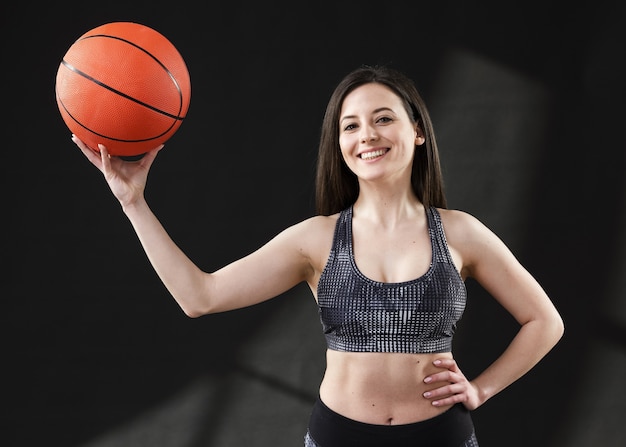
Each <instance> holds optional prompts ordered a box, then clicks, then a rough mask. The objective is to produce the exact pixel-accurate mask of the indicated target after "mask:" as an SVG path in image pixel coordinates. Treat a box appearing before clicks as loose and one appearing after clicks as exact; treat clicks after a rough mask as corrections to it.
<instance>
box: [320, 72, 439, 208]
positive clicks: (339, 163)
mask: <svg viewBox="0 0 626 447" xmlns="http://www.w3.org/2000/svg"><path fill="white" fill-rule="evenodd" d="M368 83H379V84H382V85H385V86H387V87H388V88H390V89H391V90H392V91H393V92H394V93H395V94H396V95H398V97H400V99H402V102H403V103H404V107H405V108H406V111H407V113H408V115H409V118H410V119H411V120H412V121H413V123H417V125H418V126H419V127H420V129H422V132H423V133H424V138H425V142H424V144H422V145H421V146H417V147H416V148H418V149H417V150H416V151H415V157H414V159H413V169H412V174H411V185H412V187H413V191H414V192H415V195H416V196H417V198H418V199H419V200H420V201H421V202H422V203H423V204H424V206H426V207H428V206H436V207H439V208H446V207H447V203H446V197H445V193H444V188H443V177H442V174H441V165H440V161H439V152H438V150H437V142H436V140H435V133H434V131H433V126H432V122H431V120H430V115H429V114H428V110H427V109H426V104H425V103H424V101H423V99H422V97H421V95H420V94H419V92H418V91H417V88H416V87H415V84H414V82H413V81H412V80H411V79H409V78H408V77H407V76H406V75H405V74H403V73H401V72H399V71H397V70H395V69H392V68H390V67H387V66H374V67H371V66H362V67H360V68H357V69H356V70H354V71H352V72H350V73H349V74H348V75H346V76H345V77H344V78H343V80H342V81H341V82H340V83H339V84H338V85H337V87H336V88H335V91H334V92H333V94H332V95H331V97H330V100H329V101H328V105H327V106H326V113H325V114H324V120H323V122H322V130H321V136H320V143H319V150H318V158H317V173H316V179H315V182H316V183H315V203H316V210H317V213H318V214H321V215H325V216H328V215H330V214H334V213H337V212H339V211H341V210H343V209H344V208H347V207H348V206H349V205H351V204H353V203H354V202H355V201H356V199H357V196H358V194H359V182H358V180H357V177H356V175H354V173H353V172H352V171H350V169H349V168H348V166H347V165H346V164H345V162H344V160H343V157H342V156H341V149H340V147H339V114H340V113H341V107H342V105H343V101H344V99H345V97H346V96H347V95H348V94H349V93H350V92H352V91H353V90H354V89H356V88H357V87H359V86H361V85H363V84H368Z"/></svg>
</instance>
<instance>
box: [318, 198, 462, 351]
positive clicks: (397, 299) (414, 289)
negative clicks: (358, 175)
mask: <svg viewBox="0 0 626 447" xmlns="http://www.w3.org/2000/svg"><path fill="white" fill-rule="evenodd" d="M426 211H427V213H426V214H427V217H428V232H429V235H430V240H431V245H432V260H431V264H430V267H429V269H428V271H427V272H426V273H425V274H424V275H422V276H421V277H419V278H417V279H414V280H410V281H405V282H400V283H383V282H378V281H373V280H371V279H369V278H367V277H366V276H365V275H363V274H362V273H361V272H360V271H359V269H358V267H357V265H356V262H355V260H354V251H353V246H352V207H349V208H347V209H345V210H344V211H342V212H341V213H340V215H339V218H338V219H337V224H336V227H335V234H334V238H333V244H332V248H331V251H330V256H329V258H328V262H327V264H326V266H325V268H324V271H323V272H322V274H321V276H320V280H319V283H318V287H317V300H318V307H319V315H320V321H321V324H322V328H323V330H324V335H325V337H326V343H327V345H328V348H329V349H332V350H336V351H350V352H400V353H434V352H449V351H451V350H452V337H453V336H454V332H455V330H456V325H457V322H458V321H459V319H460V318H461V316H462V315H463V311H464V310H465V304H466V299H467V292H466V289H465V283H464V282H463V279H462V278H461V276H460V275H459V273H458V271H457V269H456V267H455V265H454V263H453V262H452V257H451V256H450V251H449V249H448V244H447V242H446V237H445V234H444V231H443V225H442V223H441V217H440V215H439V212H438V211H437V209H436V208H434V207H431V208H427V209H426Z"/></svg>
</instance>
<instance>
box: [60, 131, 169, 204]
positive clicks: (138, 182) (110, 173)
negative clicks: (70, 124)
mask: <svg viewBox="0 0 626 447" xmlns="http://www.w3.org/2000/svg"><path fill="white" fill-rule="evenodd" d="M72 141H73V142H74V143H75V144H76V145H77V146H78V147H79V149H80V150H81V151H82V153H83V154H85V157H87V159H89V161H90V162H91V163H92V164H93V165H94V166H95V167H96V168H98V169H99V170H100V172H102V174H103V175H104V179H105V180H106V182H107V183H108V185H109V188H111V191H112V192H113V195H114V196H115V197H116V198H117V200H119V201H120V204H121V205H122V207H127V206H129V205H132V204H134V203H135V202H136V201H138V200H142V199H143V197H144V195H143V194H144V190H145V187H146V181H147V178H148V171H149V170H150V167H151V166H152V162H153V161H154V159H155V158H156V156H157V154H158V152H159V151H160V150H161V149H162V148H163V145H162V144H161V145H160V146H157V147H156V148H154V149H152V150H151V151H149V152H146V154H145V155H144V156H143V157H142V158H141V159H139V160H136V161H125V160H123V159H121V158H120V157H115V156H111V155H109V152H108V151H107V148H106V147H105V146H103V145H102V144H99V145H98V149H99V150H100V152H98V151H95V150H93V149H91V148H90V147H88V146H87V145H86V144H85V143H83V142H82V141H81V140H80V139H79V138H78V137H77V136H76V135H72Z"/></svg>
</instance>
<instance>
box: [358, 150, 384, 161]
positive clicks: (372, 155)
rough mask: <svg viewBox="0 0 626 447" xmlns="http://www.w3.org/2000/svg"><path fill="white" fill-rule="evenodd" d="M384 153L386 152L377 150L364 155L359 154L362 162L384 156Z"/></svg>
mask: <svg viewBox="0 0 626 447" xmlns="http://www.w3.org/2000/svg"><path fill="white" fill-rule="evenodd" d="M385 152H387V151H386V150H385V149H379V150H377V151H372V152H365V153H363V154H361V158H362V159H363V160H371V159H372V158H376V157H380V156H381V155H385Z"/></svg>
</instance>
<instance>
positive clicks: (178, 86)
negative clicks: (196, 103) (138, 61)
mask: <svg viewBox="0 0 626 447" xmlns="http://www.w3.org/2000/svg"><path fill="white" fill-rule="evenodd" d="M94 37H106V38H108V39H115V40H119V41H121V42H126V43H127V44H129V45H132V46H133V47H135V48H137V49H138V50H139V51H143V52H144V53H146V54H147V55H148V56H150V57H151V58H152V59H153V60H154V61H155V62H156V63H157V64H159V65H160V66H161V67H162V68H163V70H165V72H166V73H167V75H168V76H169V77H170V78H171V79H172V82H173V83H174V86H175V87H176V90H178V96H179V98H180V108H179V109H178V115H180V112H182V110H183V91H182V89H181V88H180V85H178V81H177V80H176V78H175V77H174V75H173V74H172V72H171V71H170V70H169V68H167V67H166V66H165V65H164V64H163V63H162V62H161V61H160V60H159V59H158V58H157V57H156V56H155V55H154V54H152V53H150V52H149V51H146V49H145V48H142V47H140V46H139V45H137V44H136V43H134V42H131V41H130V40H126V39H124V38H122V37H119V36H112V35H110V34H94V35H92V36H87V37H83V38H82V39H80V40H83V39H91V38H94Z"/></svg>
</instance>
